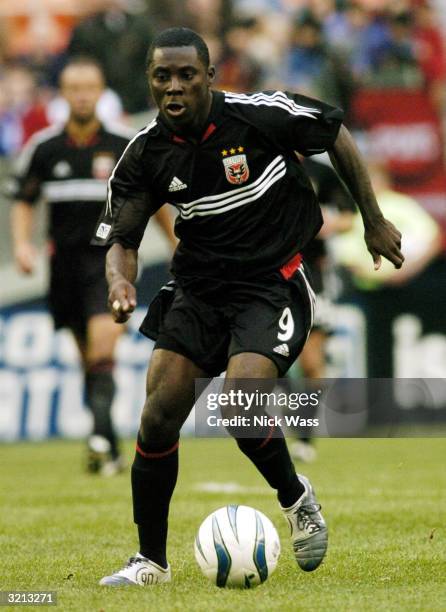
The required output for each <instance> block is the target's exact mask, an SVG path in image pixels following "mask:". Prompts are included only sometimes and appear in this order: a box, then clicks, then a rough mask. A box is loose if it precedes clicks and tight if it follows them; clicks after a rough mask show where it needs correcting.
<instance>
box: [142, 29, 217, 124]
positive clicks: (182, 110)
mask: <svg viewBox="0 0 446 612" xmlns="http://www.w3.org/2000/svg"><path fill="white" fill-rule="evenodd" d="M147 75H148V79H149V85H150V90H151V92H152V96H153V99H154V101H155V103H156V105H157V106H158V108H159V110H160V114H161V115H162V117H163V118H164V119H165V121H166V122H167V123H168V124H169V125H170V126H171V127H172V128H174V129H176V130H179V131H181V130H189V129H194V128H195V127H196V128H198V127H200V126H201V125H202V124H203V122H204V121H205V119H206V117H207V115H208V113H209V109H210V104H211V94H210V86H211V84H212V82H213V80H214V76H215V69H214V66H211V65H210V63H209V50H208V48H207V46H206V43H205V42H204V40H203V39H202V38H201V36H199V35H198V34H197V33H196V32H194V31H193V30H189V29H188V28H169V29H168V30H164V31H163V32H161V34H159V35H158V36H157V37H156V38H155V40H154V41H153V43H152V45H151V46H150V49H149V52H148V54H147Z"/></svg>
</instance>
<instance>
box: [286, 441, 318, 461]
mask: <svg viewBox="0 0 446 612" xmlns="http://www.w3.org/2000/svg"><path fill="white" fill-rule="evenodd" d="M290 455H291V457H292V458H293V459H295V460H296V461H303V462H304V463H313V461H316V459H317V451H316V449H315V448H314V446H313V444H311V442H304V441H303V440H297V442H294V444H291V446H290Z"/></svg>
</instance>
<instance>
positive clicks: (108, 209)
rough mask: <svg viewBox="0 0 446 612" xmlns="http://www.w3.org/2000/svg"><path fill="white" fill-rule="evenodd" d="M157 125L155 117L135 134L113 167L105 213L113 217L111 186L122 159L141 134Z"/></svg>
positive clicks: (146, 132)
mask: <svg viewBox="0 0 446 612" xmlns="http://www.w3.org/2000/svg"><path fill="white" fill-rule="evenodd" d="M155 126H156V119H154V120H153V121H151V122H150V123H149V125H147V126H146V127H145V128H144V129H142V130H140V131H139V132H138V133H137V134H135V136H134V137H133V138H132V139H131V141H130V142H129V144H128V145H127V146H126V148H125V149H124V152H123V153H122V155H121V157H120V158H119V159H118V161H117V162H116V165H115V167H114V168H113V172H112V173H111V175H110V178H109V179H108V185H107V187H108V193H107V206H106V208H105V214H107V213H109V214H110V217H113V211H112V205H111V198H112V187H111V182H112V180H113V179H114V177H115V173H116V168H117V167H118V166H119V164H120V163H121V160H122V159H123V157H124V155H125V154H126V152H127V149H128V148H129V147H130V146H131V145H132V144H133V143H134V142H135V140H137V139H138V138H139V137H140V136H144V135H145V134H148V133H149V132H150V130H152V129H153V128H154V127H155Z"/></svg>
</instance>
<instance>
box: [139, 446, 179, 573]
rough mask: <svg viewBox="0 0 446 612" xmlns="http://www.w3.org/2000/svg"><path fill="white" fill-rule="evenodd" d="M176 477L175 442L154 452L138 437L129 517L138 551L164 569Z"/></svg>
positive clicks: (176, 456)
mask: <svg viewBox="0 0 446 612" xmlns="http://www.w3.org/2000/svg"><path fill="white" fill-rule="evenodd" d="M177 475H178V441H177V442H175V444H173V445H171V446H170V448H166V449H160V448H159V447H158V448H156V449H155V448H151V447H150V446H149V445H147V444H144V442H143V441H142V439H141V436H140V435H139V434H138V441H137V446H136V453H135V459H134V461H133V465H132V494H133V518H134V521H135V523H136V524H137V526H138V535H139V542H140V549H139V552H140V553H141V554H142V555H144V557H147V558H148V559H150V560H151V561H154V562H155V563H157V564H158V565H161V567H167V558H166V541H167V519H168V515H169V504H170V498H171V497H172V493H173V490H174V488H175V484H176V482H177Z"/></svg>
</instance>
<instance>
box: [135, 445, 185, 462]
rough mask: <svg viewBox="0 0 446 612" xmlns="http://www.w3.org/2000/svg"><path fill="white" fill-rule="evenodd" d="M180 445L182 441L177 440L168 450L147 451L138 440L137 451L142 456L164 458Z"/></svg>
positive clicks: (145, 457)
mask: <svg viewBox="0 0 446 612" xmlns="http://www.w3.org/2000/svg"><path fill="white" fill-rule="evenodd" d="M179 446H180V441H179V440H178V442H175V444H174V445H173V446H172V447H171V448H168V449H167V450H166V451H161V452H160V453H146V452H145V451H143V450H142V448H140V446H139V444H138V442H137V443H136V452H137V453H139V454H140V455H141V456H142V457H144V459H162V458H163V457H167V456H168V455H171V454H172V453H174V452H175V451H176V450H177V448H178V447H179Z"/></svg>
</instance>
